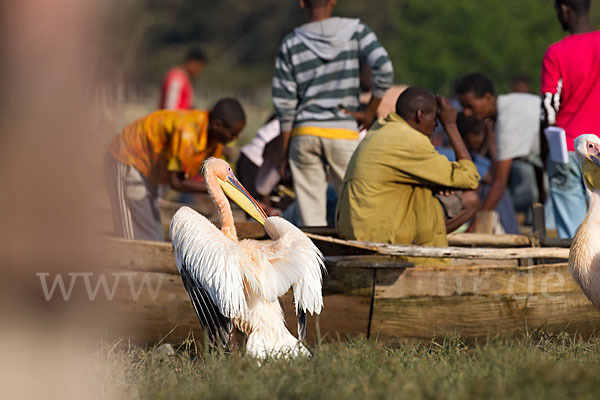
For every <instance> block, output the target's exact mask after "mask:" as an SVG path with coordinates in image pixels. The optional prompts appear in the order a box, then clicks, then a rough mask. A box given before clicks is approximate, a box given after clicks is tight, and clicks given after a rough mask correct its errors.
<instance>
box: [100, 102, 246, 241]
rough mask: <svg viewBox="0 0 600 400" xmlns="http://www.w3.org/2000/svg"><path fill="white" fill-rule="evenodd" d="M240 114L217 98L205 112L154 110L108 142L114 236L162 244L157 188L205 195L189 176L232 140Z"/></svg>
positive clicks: (239, 127) (235, 106) (107, 172)
mask: <svg viewBox="0 0 600 400" xmlns="http://www.w3.org/2000/svg"><path fill="white" fill-rule="evenodd" d="M245 125H246V115H245V113H244V110H243V108H242V106H241V104H240V103H239V102H238V101H237V100H236V99H231V98H227V99H221V100H219V101H218V102H217V103H216V104H215V106H214V107H213V108H212V110H211V111H197V110H160V111H155V112H153V113H152V114H150V115H148V116H146V117H144V118H141V119H139V120H137V121H135V122H133V123H132V124H130V125H128V126H127V127H125V129H124V130H123V131H122V132H121V134H119V135H118V136H117V137H115V139H114V140H113V141H112V143H111V144H110V146H109V148H108V154H107V155H106V159H105V175H106V180H107V185H108V194H109V198H110V202H111V208H112V214H113V222H114V226H115V232H116V234H117V236H120V237H124V238H128V239H140V240H164V232H163V228H162V224H161V221H160V213H159V209H158V184H159V183H168V184H169V185H170V186H171V187H172V188H173V189H175V190H177V191H180V192H206V191H207V188H206V184H205V183H204V182H199V181H195V180H193V179H192V178H193V177H194V176H195V175H196V174H198V172H199V171H200V167H201V165H202V162H203V161H204V160H205V159H206V158H208V157H211V156H212V157H219V156H220V155H221V152H222V148H223V145H224V144H227V143H229V142H231V141H232V140H234V139H236V138H237V137H238V135H239V134H240V132H241V131H242V130H243V129H244V127H245Z"/></svg>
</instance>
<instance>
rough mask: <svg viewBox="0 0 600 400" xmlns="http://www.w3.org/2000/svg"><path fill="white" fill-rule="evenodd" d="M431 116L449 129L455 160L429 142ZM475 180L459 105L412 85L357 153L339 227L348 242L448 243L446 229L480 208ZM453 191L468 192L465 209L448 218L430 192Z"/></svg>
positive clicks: (348, 177)
mask: <svg viewBox="0 0 600 400" xmlns="http://www.w3.org/2000/svg"><path fill="white" fill-rule="evenodd" d="M436 118H439V120H440V122H441V123H442V125H443V127H444V129H445V130H446V132H447V133H448V137H449V139H450V143H451V144H452V147H453V148H454V152H455V153H456V159H457V160H458V161H456V162H450V161H448V159H447V158H446V157H445V156H443V155H441V154H439V153H438V152H437V151H436V150H435V148H434V147H433V145H432V144H431V141H430V140H429V136H431V134H432V132H433V130H434V129H435V126H436ZM478 184H479V174H478V173H477V169H476V168H475V165H474V164H473V161H472V160H471V157H470V155H469V152H468V151H467V148H466V147H465V144H464V143H463V141H462V138H461V137H460V134H459V132H458V129H457V127H456V110H454V108H453V107H452V106H451V105H450V102H449V101H448V100H447V99H445V98H443V97H441V96H437V97H436V96H435V95H433V94H432V93H431V92H429V91H428V90H426V89H423V88H420V87H410V88H408V89H406V90H405V91H404V92H403V93H402V94H401V95H400V97H399V98H398V101H397V103H396V112H395V113H394V112H392V113H390V114H389V115H388V117H387V118H385V119H381V120H379V121H378V122H377V124H376V125H374V127H373V128H372V129H371V130H370V131H369V133H368V134H367V136H366V137H365V138H364V139H363V141H362V142H361V143H360V145H359V146H358V148H357V149H356V151H355V152H354V154H353V156H352V159H351V160H350V163H349V164H348V168H347V170H346V174H345V177H344V187H343V191H342V195H341V197H340V200H339V202H338V207H337V212H336V228H337V230H338V232H339V234H340V235H341V236H342V237H344V238H346V239H354V240H361V241H371V242H380V243H393V244H415V245H423V246H439V247H443V246H447V245H448V241H447V238H446V231H447V230H448V231H452V230H454V229H456V228H458V227H459V226H461V225H462V224H463V223H465V222H466V221H467V220H469V219H470V218H471V217H472V216H473V215H474V213H475V212H476V211H477V207H478V206H479V197H478V196H477V194H476V192H474V191H473V190H474V189H477V187H478ZM453 190H465V191H463V192H462V208H461V210H460V212H458V213H457V214H456V215H455V216H453V218H451V219H446V218H445V217H444V210H443V208H442V205H441V203H440V201H439V200H438V199H437V198H436V197H435V195H434V193H437V192H444V193H447V192H448V191H453ZM414 261H417V262H419V263H423V262H422V261H423V260H414ZM438 262H439V260H438Z"/></svg>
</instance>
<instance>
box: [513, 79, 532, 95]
mask: <svg viewBox="0 0 600 400" xmlns="http://www.w3.org/2000/svg"><path fill="white" fill-rule="evenodd" d="M510 90H511V92H514V93H531V78H529V77H528V76H526V75H515V76H514V77H513V78H512V80H511V82H510Z"/></svg>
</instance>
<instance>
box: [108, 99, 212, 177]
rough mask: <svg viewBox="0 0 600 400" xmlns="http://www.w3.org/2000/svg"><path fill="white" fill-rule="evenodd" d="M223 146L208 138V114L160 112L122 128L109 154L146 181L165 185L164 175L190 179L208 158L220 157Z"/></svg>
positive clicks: (173, 111)
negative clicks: (149, 180) (176, 175)
mask: <svg viewBox="0 0 600 400" xmlns="http://www.w3.org/2000/svg"><path fill="white" fill-rule="evenodd" d="M222 148H223V146H222V144H220V143H219V142H217V141H216V140H215V139H213V140H209V138H208V111H196V110H159V111H155V112H153V113H152V114H150V115H148V116H146V117H144V118H141V119H139V120H137V121H135V122H133V123H132V124H129V125H128V126H126V127H125V129H123V132H121V134H120V135H119V136H117V137H116V138H115V139H114V140H113V141H112V143H111V144H110V146H109V149H108V151H109V152H110V154H111V155H112V156H113V157H115V158H116V159H117V160H119V161H120V162H122V163H123V164H126V165H131V166H133V167H135V168H137V169H138V170H139V171H140V172H141V173H142V174H143V175H144V176H146V177H147V178H149V179H151V180H153V181H156V182H159V183H166V182H167V172H168V171H173V172H184V173H185V174H186V176H187V177H189V178H193V177H194V176H195V175H196V174H198V172H199V171H200V167H201V165H202V162H203V161H204V160H205V159H206V158H208V157H211V156H213V157H220V156H221V152H222Z"/></svg>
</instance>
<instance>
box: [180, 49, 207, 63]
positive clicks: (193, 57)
mask: <svg viewBox="0 0 600 400" xmlns="http://www.w3.org/2000/svg"><path fill="white" fill-rule="evenodd" d="M184 61H199V62H203V63H205V62H206V56H205V55H204V53H203V52H202V51H200V49H192V50H190V52H189V53H188V54H187V56H185V59H184Z"/></svg>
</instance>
